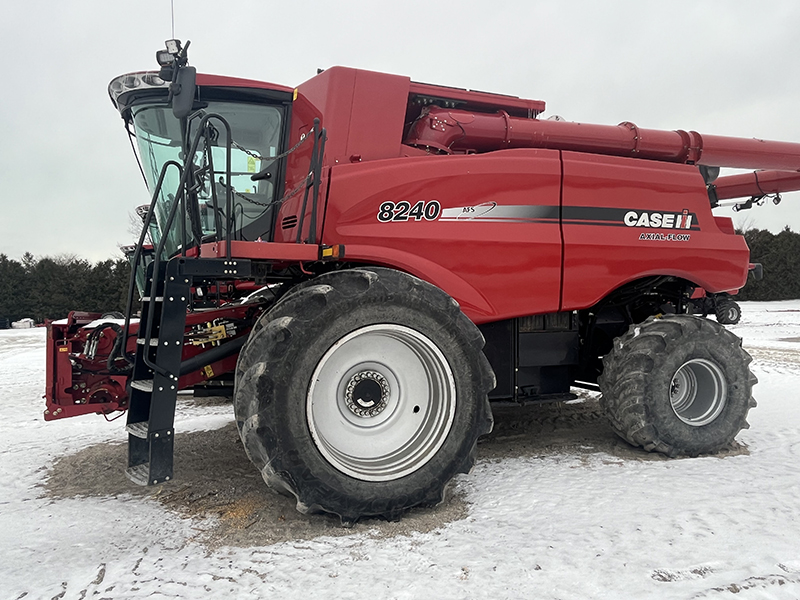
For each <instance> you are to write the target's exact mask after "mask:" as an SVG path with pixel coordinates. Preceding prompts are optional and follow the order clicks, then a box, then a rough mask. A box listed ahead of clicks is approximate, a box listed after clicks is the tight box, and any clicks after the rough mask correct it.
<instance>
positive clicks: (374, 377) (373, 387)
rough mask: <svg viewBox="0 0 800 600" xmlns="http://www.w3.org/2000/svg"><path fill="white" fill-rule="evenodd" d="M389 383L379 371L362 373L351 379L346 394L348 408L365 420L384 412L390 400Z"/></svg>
mask: <svg viewBox="0 0 800 600" xmlns="http://www.w3.org/2000/svg"><path fill="white" fill-rule="evenodd" d="M390 391H391V390H390V389H389V382H388V381H386V378H385V377H384V376H383V375H381V374H380V373H378V372H377V371H361V372H359V373H356V374H355V375H353V376H352V377H351V378H350V381H349V382H348V383H347V387H346V388H345V392H344V401H345V404H346V405H347V408H349V409H350V412H352V413H353V414H354V415H356V416H358V417H363V418H369V417H374V416H375V415H378V414H380V413H382V412H383V410H384V409H385V408H386V404H387V401H388V399H389V393H390Z"/></svg>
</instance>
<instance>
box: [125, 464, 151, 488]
mask: <svg viewBox="0 0 800 600" xmlns="http://www.w3.org/2000/svg"><path fill="white" fill-rule="evenodd" d="M125 476H126V477H127V478H128V479H130V480H131V481H132V482H133V483H135V484H136V485H148V484H149V483H150V463H144V464H142V465H136V466H135V467H128V468H127V469H125Z"/></svg>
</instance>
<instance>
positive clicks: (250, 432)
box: [234, 268, 494, 523]
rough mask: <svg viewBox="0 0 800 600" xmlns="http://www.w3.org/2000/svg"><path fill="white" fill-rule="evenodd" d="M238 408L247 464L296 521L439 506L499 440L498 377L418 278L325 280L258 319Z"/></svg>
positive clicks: (246, 352) (368, 272)
mask: <svg viewBox="0 0 800 600" xmlns="http://www.w3.org/2000/svg"><path fill="white" fill-rule="evenodd" d="M258 325H259V326H258V327H256V328H254V330H253V333H252V334H251V337H250V339H249V340H248V342H247V344H246V345H245V347H244V349H243V350H242V352H241V354H240V357H239V363H238V365H237V378H236V391H235V400H234V406H235V411H236V419H237V423H238V426H239V432H240V435H241V438H242V441H243V443H244V446H245V449H246V451H247V454H248V456H249V457H250V459H251V460H252V461H253V463H255V465H256V466H257V467H258V469H259V470H260V471H261V473H262V476H263V477H264V479H265V481H266V482H267V484H268V485H270V486H271V487H273V488H275V489H278V490H279V491H283V492H288V493H290V494H291V495H293V496H294V497H295V498H296V500H297V508H298V510H300V511H301V512H320V511H324V512H329V513H333V514H337V515H339V516H340V517H341V518H342V521H343V522H344V523H352V522H355V521H356V520H357V519H358V518H360V517H364V516H382V517H386V518H390V519H393V518H397V517H399V516H400V515H401V514H402V513H403V512H404V511H405V510H407V509H409V508H411V507H413V506H417V505H421V504H424V505H433V504H438V503H439V502H441V501H442V499H443V497H444V491H445V487H446V486H447V484H448V483H449V482H450V480H451V479H452V478H453V477H454V476H455V475H456V474H457V473H465V472H468V471H469V470H470V469H471V467H472V465H473V463H474V459H475V446H476V442H477V439H478V437H479V436H480V435H482V434H484V433H488V432H489V431H491V426H492V418H491V410H490V408H489V403H488V398H487V394H488V392H489V391H490V390H491V389H492V387H493V386H494V374H493V373H492V371H491V368H490V366H489V363H488V361H487V360H486V358H485V357H484V355H483V352H482V351H481V349H482V347H483V337H482V335H481V334H480V332H479V331H478V329H477V327H475V325H474V324H473V323H472V322H471V321H470V320H469V319H467V318H466V316H464V314H463V313H462V312H461V310H460V308H459V307H458V304H457V303H456V302H455V301H454V300H453V299H452V298H450V297H449V296H447V294H445V293H444V292H442V291H441V290H439V289H438V288H436V287H434V286H432V285H430V284H427V283H425V282H423V281H421V280H419V279H417V278H415V277H412V276H410V275H407V274H404V273H401V272H398V271H394V270H391V269H382V268H369V269H368V268H362V269H353V270H347V271H338V272H334V273H330V274H327V275H323V276H321V277H319V278H317V279H315V280H313V282H311V283H310V284H308V285H306V286H304V287H303V288H302V289H299V290H297V291H296V292H290V293H289V294H287V295H286V296H285V297H284V298H283V299H281V300H280V301H279V302H278V303H277V304H276V305H275V306H274V307H273V308H272V309H271V310H270V311H269V312H268V313H266V314H265V315H264V316H263V317H262V318H261V320H260V322H259V324H258Z"/></svg>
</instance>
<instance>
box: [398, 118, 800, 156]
mask: <svg viewBox="0 0 800 600" xmlns="http://www.w3.org/2000/svg"><path fill="white" fill-rule="evenodd" d="M405 143H406V144H408V145H411V146H417V147H426V148H433V149H436V150H439V151H441V152H444V153H446V154H451V153H453V152H454V151H469V150H474V151H477V152H489V151H492V150H502V149H503V148H550V149H555V150H572V151H575V152H593V153H597V154H609V155H613V156H629V157H632V158H645V159H652V160H661V161H665V162H675V163H689V164H696V165H706V166H711V167H731V168H736V169H776V170H779V171H798V170H800V144H797V143H792V142H774V141H767V140H759V139H746V138H735V137H725V136H719V135H701V134H699V133H697V132H696V131H682V130H677V131H663V130H659V129H643V128H640V127H638V126H637V125H634V124H633V123H629V122H625V123H621V124H620V125H616V126H614V125H592V124H587V123H573V122H569V121H560V120H558V121H557V120H545V121H543V120H539V119H524V118H520V117H512V116H510V115H509V114H508V113H506V112H505V111H499V112H497V113H494V114H484V113H472V112H467V111H462V110H449V109H444V108H429V109H427V114H424V116H422V118H420V119H418V120H417V122H416V123H415V124H414V126H413V127H412V129H411V131H410V132H409V134H408V136H407V137H406V140H405Z"/></svg>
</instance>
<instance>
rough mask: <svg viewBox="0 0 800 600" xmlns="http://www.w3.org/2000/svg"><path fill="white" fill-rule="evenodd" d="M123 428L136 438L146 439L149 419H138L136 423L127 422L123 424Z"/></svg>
mask: <svg viewBox="0 0 800 600" xmlns="http://www.w3.org/2000/svg"><path fill="white" fill-rule="evenodd" d="M125 429H127V430H128V433H130V434H131V435H135V436H136V437H138V438H142V439H143V440H146V439H147V432H148V431H149V429H150V422H149V421H140V422H138V423H128V424H127V425H126V426H125Z"/></svg>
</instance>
